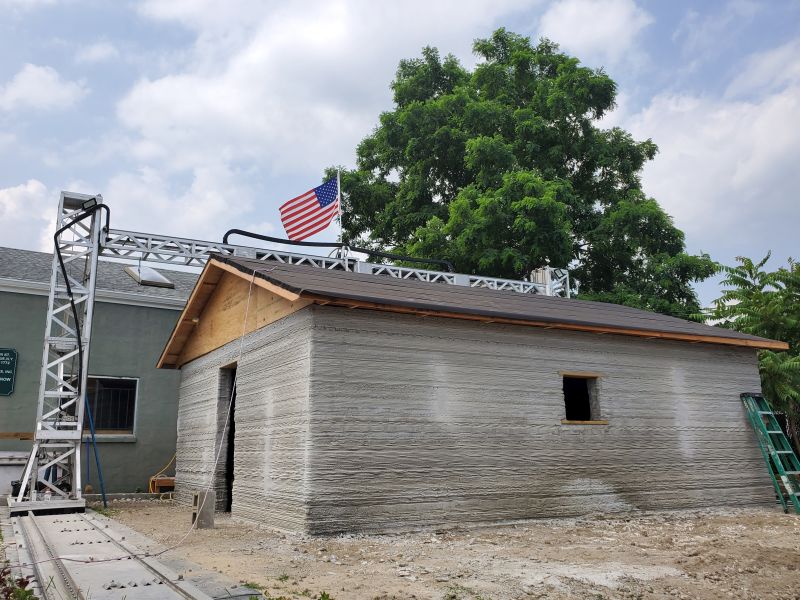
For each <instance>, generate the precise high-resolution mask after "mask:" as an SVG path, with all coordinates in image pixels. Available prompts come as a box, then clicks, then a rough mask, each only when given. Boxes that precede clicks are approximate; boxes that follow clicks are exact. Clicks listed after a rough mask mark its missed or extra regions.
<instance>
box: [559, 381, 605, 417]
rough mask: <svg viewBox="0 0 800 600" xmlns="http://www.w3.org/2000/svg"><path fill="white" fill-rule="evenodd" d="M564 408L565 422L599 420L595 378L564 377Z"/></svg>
mask: <svg viewBox="0 0 800 600" xmlns="http://www.w3.org/2000/svg"><path fill="white" fill-rule="evenodd" d="M563 390H564V408H565V412H566V420H567V421H598V420H600V419H601V416H600V406H599V403H598V399H597V378H596V377H570V376H567V375H565V376H564V383H563Z"/></svg>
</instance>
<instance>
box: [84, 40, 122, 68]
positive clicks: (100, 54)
mask: <svg viewBox="0 0 800 600" xmlns="http://www.w3.org/2000/svg"><path fill="white" fill-rule="evenodd" d="M118 56H119V50H117V47H116V46H114V44H112V43H111V42H108V41H100V42H95V43H94V44H90V45H88V46H84V47H83V48H81V49H80V50H78V52H76V53H75V61H76V62H79V63H101V62H106V61H108V60H112V59H114V58H117V57H118Z"/></svg>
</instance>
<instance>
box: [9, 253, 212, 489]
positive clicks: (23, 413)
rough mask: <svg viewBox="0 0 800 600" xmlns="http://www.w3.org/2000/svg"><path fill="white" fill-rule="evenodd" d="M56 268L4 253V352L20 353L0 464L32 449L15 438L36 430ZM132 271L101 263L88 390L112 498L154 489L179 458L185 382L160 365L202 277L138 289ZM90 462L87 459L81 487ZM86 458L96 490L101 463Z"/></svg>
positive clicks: (39, 257) (33, 256) (41, 259)
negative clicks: (152, 480)
mask: <svg viewBox="0 0 800 600" xmlns="http://www.w3.org/2000/svg"><path fill="white" fill-rule="evenodd" d="M52 261H53V257H52V255H50V254H45V253H41V252H30V251H27V250H17V249H13V248H0V348H13V349H15V350H16V352H17V356H18V364H17V373H16V385H15V388H14V391H13V393H12V394H11V395H10V396H0V458H2V456H3V455H6V456H8V455H10V454H11V453H12V452H13V453H26V454H27V452H28V451H29V450H30V447H31V442H30V441H26V440H18V439H12V438H19V437H25V436H26V434H27V435H30V432H32V431H33V430H34V427H35V425H36V406H37V399H38V392H39V377H40V370H41V364H42V349H43V342H44V340H43V337H44V330H45V323H46V317H47V298H48V294H49V291H50V275H51V271H52ZM125 266H126V265H124V264H121V263H115V262H108V261H99V263H98V275H97V291H96V302H95V311H94V321H93V330H92V333H93V335H92V345H91V356H90V359H89V385H88V390H87V391H88V396H89V402H90V406H91V407H92V409H93V414H94V416H95V426H96V428H97V440H98V442H99V443H98V451H99V454H100V458H101V464H102V468H103V474H104V478H105V484H106V490H107V491H108V492H133V491H137V490H138V491H147V485H148V479H149V477H150V475H153V474H154V473H155V472H156V471H158V470H159V469H160V468H161V467H163V466H164V465H165V464H166V463H167V462H168V461H169V460H170V458H171V457H172V455H173V453H174V452H175V422H176V415H177V396H178V383H179V377H178V376H177V374H175V373H170V372H167V371H163V370H158V369H156V362H157V360H158V356H159V354H160V352H161V350H162V348H163V346H164V343H165V341H166V340H167V338H168V337H169V333H170V331H171V330H172V328H173V326H174V325H175V321H176V320H177V318H178V316H179V314H180V310H181V309H182V308H183V306H184V303H185V301H186V298H187V297H188V296H189V293H190V292H191V289H192V287H193V285H194V282H195V280H196V279H197V276H196V275H195V274H194V273H187V272H177V271H165V270H159V272H160V273H161V274H162V275H163V276H164V277H165V278H166V279H167V282H166V283H165V282H161V285H170V284H171V285H173V286H174V287H152V286H148V285H140V284H139V283H137V282H136V281H135V280H134V279H133V277H131V275H129V274H128V273H127V272H126V271H125ZM86 431H88V427H87V428H86ZM86 458H87V456H86V454H85V453H84V456H83V457H82V461H81V463H82V464H81V469H82V470H83V473H84V483H86V475H85V474H86V469H87V464H86ZM88 458H89V462H90V464H89V465H88V468H89V469H90V483H91V484H92V486H93V488H94V490H95V491H96V492H97V491H99V485H98V478H97V471H96V468H95V464H94V456H93V455H89V457H88ZM9 468H10V467H8V466H6V467H4V471H6V472H7V471H8V470H9ZM20 475H21V471H20ZM6 484H7V482H6ZM7 492H8V490H7V489H0V494H3V493H7Z"/></svg>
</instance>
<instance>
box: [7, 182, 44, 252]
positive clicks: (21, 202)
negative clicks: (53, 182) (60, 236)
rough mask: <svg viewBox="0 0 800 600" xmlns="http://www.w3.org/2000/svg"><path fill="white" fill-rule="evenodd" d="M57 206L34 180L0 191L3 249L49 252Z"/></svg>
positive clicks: (40, 184)
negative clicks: (6, 247) (4, 247)
mask: <svg viewBox="0 0 800 600" xmlns="http://www.w3.org/2000/svg"><path fill="white" fill-rule="evenodd" d="M57 206H58V205H57V204H56V198H55V196H54V194H51V193H50V192H48V190H47V186H45V185H44V184H43V183H42V182H41V181H39V180H37V179H29V180H28V181H27V182H25V183H22V184H20V185H17V186H14V187H8V188H3V189H0V240H2V242H1V243H2V245H3V246H9V247H12V248H28V249H31V250H44V251H50V250H51V249H52V246H53V241H52V237H51V236H52V235H53V231H54V230H55V215H56V208H57Z"/></svg>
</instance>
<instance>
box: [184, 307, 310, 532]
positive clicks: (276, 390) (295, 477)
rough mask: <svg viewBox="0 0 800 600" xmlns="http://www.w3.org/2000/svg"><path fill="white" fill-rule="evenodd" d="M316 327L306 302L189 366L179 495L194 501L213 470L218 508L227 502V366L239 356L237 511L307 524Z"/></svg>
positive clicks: (297, 526) (290, 526) (282, 523)
mask: <svg viewBox="0 0 800 600" xmlns="http://www.w3.org/2000/svg"><path fill="white" fill-rule="evenodd" d="M311 330H312V320H311V311H310V309H303V310H301V311H299V312H297V313H294V314H292V315H290V316H288V317H286V318H284V319H281V320H280V321H277V322H275V323H273V324H271V325H268V326H266V327H264V328H262V329H259V330H258V331H255V332H253V333H251V334H248V335H247V336H245V338H244V343H243V344H242V343H240V341H239V340H234V341H232V342H230V343H228V344H226V345H225V346H223V347H222V348H219V349H217V350H215V351H213V352H211V353H209V354H207V355H205V356H203V357H201V358H198V359H196V360H194V361H192V362H190V363H188V364H187V365H185V366H184V367H183V369H182V381H181V386H180V406H179V412H178V456H177V469H178V470H177V477H178V480H177V495H176V497H177V500H178V502H181V503H189V502H190V501H191V493H192V492H193V491H199V490H201V489H205V488H206V487H207V486H208V485H209V483H212V482H211V481H210V480H211V478H212V477H213V483H212V486H213V488H214V489H216V491H217V507H218V508H219V509H221V508H222V506H223V505H224V498H225V490H224V485H223V482H224V479H225V473H224V465H225V458H226V455H225V452H226V443H225V437H224V436H223V429H224V427H223V425H224V423H225V418H224V415H225V414H226V412H227V404H228V400H229V392H228V386H227V385H225V384H224V382H223V381H221V377H222V375H223V373H222V372H221V369H222V368H225V367H228V366H230V365H231V364H233V363H235V364H236V368H237V393H236V405H235V412H234V415H235V424H236V435H235V449H234V457H235V458H234V481H233V508H232V512H233V514H234V515H236V516H239V517H242V518H246V519H251V520H255V521H259V522H262V523H266V524H268V525H270V526H272V527H275V528H278V529H286V530H293V531H302V530H304V529H305V527H306V525H305V521H306V510H307V508H306V505H307V496H306V487H307V483H306V481H305V479H306V475H307V466H306V462H307V451H308V450H307V449H308V385H309V369H310V354H311V348H310V340H311ZM240 353H241V357H240ZM220 444H221V445H222V448H220V447H219V445H220ZM218 452H219V458H217V453H218ZM215 463H216V469H215V468H214V466H215Z"/></svg>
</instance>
